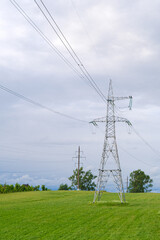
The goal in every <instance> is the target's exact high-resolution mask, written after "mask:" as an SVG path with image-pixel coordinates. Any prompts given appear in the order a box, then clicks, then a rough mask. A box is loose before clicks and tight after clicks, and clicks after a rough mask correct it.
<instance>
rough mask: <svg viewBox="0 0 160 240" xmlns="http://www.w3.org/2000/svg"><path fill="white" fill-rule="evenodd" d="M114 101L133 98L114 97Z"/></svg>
mask: <svg viewBox="0 0 160 240" xmlns="http://www.w3.org/2000/svg"><path fill="white" fill-rule="evenodd" d="M113 99H114V101H118V100H125V99H132V96H129V97H113Z"/></svg>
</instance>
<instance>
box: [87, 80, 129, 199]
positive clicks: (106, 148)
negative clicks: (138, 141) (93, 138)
mask: <svg viewBox="0 0 160 240" xmlns="http://www.w3.org/2000/svg"><path fill="white" fill-rule="evenodd" d="M123 99H130V104H129V109H131V104H132V97H131V96H129V97H114V96H113V89H112V81H111V80H110V83H109V90H108V98H107V114H106V118H99V119H95V120H93V121H92V122H91V123H92V124H93V125H95V126H96V125H97V122H105V123H106V128H105V138H104V145H103V153H102V158H101V162H100V168H99V175H98V179H97V186H96V191H95V195H94V200H93V202H95V201H96V199H97V197H98V201H99V200H100V198H101V195H102V192H103V191H104V190H105V187H106V184H107V182H108V179H109V177H110V176H112V177H113V181H114V182H115V184H116V188H117V190H118V195H119V198H120V201H121V202H122V203H123V202H125V194H124V188H123V181H122V173H121V167H120V161H119V156H118V148H117V142H116V132H115V123H116V122H125V123H127V124H128V125H129V126H131V123H130V122H129V121H128V120H127V119H126V118H122V117H118V116H116V115H115V101H117V100H123Z"/></svg>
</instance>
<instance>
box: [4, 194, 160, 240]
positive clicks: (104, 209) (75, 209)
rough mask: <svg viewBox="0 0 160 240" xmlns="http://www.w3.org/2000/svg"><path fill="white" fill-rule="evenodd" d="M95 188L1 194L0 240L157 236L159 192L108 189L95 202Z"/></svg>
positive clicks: (117, 239)
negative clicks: (122, 194)
mask: <svg viewBox="0 0 160 240" xmlns="http://www.w3.org/2000/svg"><path fill="white" fill-rule="evenodd" d="M93 194H94V193H93V192H82V191H79V192H72V191H47V192H26V193H11V194H1V195H0V239H1V240H3V239H4V240H20V239H22V240H31V239H33V240H37V239H46V240H56V239H64V240H72V239H79V240H99V239H100V240H102V239H104V240H110V239H112V240H121V239H123V240H125V239H126V240H129V239H134V240H143V239H150V240H152V239H153V240H155V239H156V240H158V239H160V194H156V193H144V194H143V193H142V194H131V193H130V194H127V195H126V198H127V204H120V203H119V202H118V201H114V200H115V199H116V200H118V196H117V194H114V193H104V194H103V195H102V202H100V203H95V204H92V200H93Z"/></svg>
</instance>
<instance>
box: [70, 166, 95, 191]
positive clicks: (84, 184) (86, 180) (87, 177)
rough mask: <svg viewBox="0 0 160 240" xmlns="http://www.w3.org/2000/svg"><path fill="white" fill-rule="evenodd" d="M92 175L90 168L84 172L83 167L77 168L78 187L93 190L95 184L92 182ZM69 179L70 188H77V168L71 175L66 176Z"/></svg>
mask: <svg viewBox="0 0 160 240" xmlns="http://www.w3.org/2000/svg"><path fill="white" fill-rule="evenodd" d="M95 178H96V176H94V175H93V174H92V172H91V170H88V171H87V172H85V171H84V170H83V167H81V168H80V169H79V188H80V190H87V191H93V190H95V187H96V184H95V182H94V179H95ZM68 179H69V180H70V181H71V189H77V185H78V169H76V170H74V171H73V175H72V176H70V177H69V178H68Z"/></svg>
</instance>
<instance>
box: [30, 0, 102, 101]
mask: <svg viewBox="0 0 160 240" xmlns="http://www.w3.org/2000/svg"><path fill="white" fill-rule="evenodd" d="M40 1H41V3H42V5H43V7H44V8H45V10H46V12H47V14H48V15H49V17H50V18H51V20H52V22H53V23H54V24H55V26H56V27H57V30H58V31H59V33H58V31H57V30H56V29H55V27H54V26H53V24H52V23H51V21H50V20H49V18H48V17H47V15H46V14H45V12H44V11H43V9H42V8H41V6H40V5H39V4H38V3H37V1H36V0H34V2H35V4H36V5H37V7H38V8H39V10H40V11H41V13H42V14H43V16H44V17H45V19H46V20H47V22H48V23H49V25H50V26H51V28H52V30H53V31H54V32H55V33H56V35H57V36H58V38H59V39H60V41H61V42H62V44H63V45H64V47H65V48H66V49H67V51H68V53H69V54H70V56H71V57H72V59H73V60H74V62H75V63H76V64H77V66H78V67H79V68H80V70H81V71H82V74H84V76H85V77H86V79H87V80H88V81H89V83H90V85H91V86H92V87H93V88H94V90H95V91H96V92H97V93H98V95H99V96H100V97H101V99H102V100H103V101H104V102H106V97H105V96H104V94H103V93H102V91H101V90H100V89H99V87H98V85H97V84H96V82H95V81H94V80H93V78H92V77H91V75H90V74H89V72H88V71H87V69H86V68H85V67H84V65H83V63H82V61H81V60H80V59H79V57H78V55H77V54H76V52H75V51H74V49H73V47H72V46H71V44H70V43H69V41H68V40H67V39H66V37H65V36H64V34H63V32H62V30H61V29H60V27H59V26H58V24H57V22H56V21H55V19H54V18H53V16H52V15H51V13H50V12H49V10H48V8H47V7H46V5H45V4H44V2H43V1H42V0H40Z"/></svg>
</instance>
